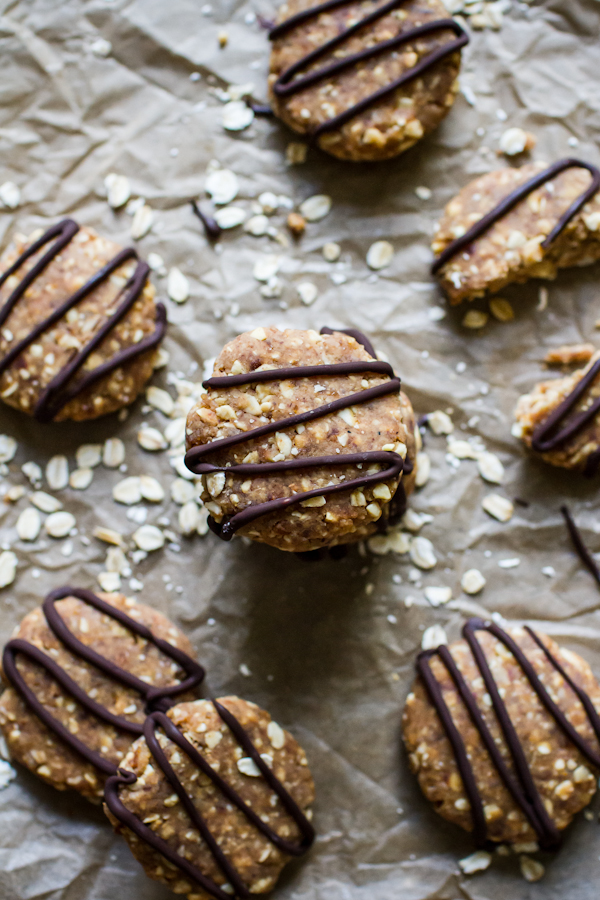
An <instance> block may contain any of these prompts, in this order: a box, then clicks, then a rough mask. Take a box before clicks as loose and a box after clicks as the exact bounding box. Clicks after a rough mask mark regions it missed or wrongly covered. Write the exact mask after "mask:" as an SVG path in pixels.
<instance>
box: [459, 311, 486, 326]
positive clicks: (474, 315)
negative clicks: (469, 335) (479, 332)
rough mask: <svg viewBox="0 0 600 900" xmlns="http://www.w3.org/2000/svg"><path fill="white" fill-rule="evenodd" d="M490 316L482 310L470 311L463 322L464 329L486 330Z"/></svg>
mask: <svg viewBox="0 0 600 900" xmlns="http://www.w3.org/2000/svg"><path fill="white" fill-rule="evenodd" d="M488 319H489V316H488V314H487V313H486V312H484V310H482V309H470V310H469V311H468V312H467V313H466V314H465V317H464V318H463V320H462V323H463V327H464V328H471V329H473V330H476V329H478V328H484V327H485V325H487V322H488Z"/></svg>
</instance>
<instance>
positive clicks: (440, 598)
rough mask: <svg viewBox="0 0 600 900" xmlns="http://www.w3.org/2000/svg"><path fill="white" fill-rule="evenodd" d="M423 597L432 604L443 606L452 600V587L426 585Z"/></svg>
mask: <svg viewBox="0 0 600 900" xmlns="http://www.w3.org/2000/svg"><path fill="white" fill-rule="evenodd" d="M423 593H424V594H425V599H426V600H427V601H428V602H429V603H431V605H432V606H443V605H444V603H448V602H449V601H450V600H452V588H450V587H447V586H446V585H428V586H427V587H426V588H425V590H424V591H423Z"/></svg>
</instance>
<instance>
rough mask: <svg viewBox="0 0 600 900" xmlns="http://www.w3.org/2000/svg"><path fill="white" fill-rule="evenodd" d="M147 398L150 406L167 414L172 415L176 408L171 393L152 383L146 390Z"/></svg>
mask: <svg viewBox="0 0 600 900" xmlns="http://www.w3.org/2000/svg"><path fill="white" fill-rule="evenodd" d="M146 400H147V401H148V403H149V404H150V406H153V407H154V408H155V409H158V410H160V412H162V413H164V414H165V416H170V415H171V413H172V412H173V410H174V409H175V402H174V400H173V398H172V397H171V395H170V394H169V393H168V392H167V391H165V390H163V389H162V388H159V387H156V386H155V385H151V386H150V387H149V388H148V390H147V391H146Z"/></svg>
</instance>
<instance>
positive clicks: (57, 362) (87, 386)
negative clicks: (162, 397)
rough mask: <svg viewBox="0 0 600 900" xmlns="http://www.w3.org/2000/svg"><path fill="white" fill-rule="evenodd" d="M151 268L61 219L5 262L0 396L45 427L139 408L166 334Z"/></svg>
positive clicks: (20, 241) (18, 240)
mask: <svg viewBox="0 0 600 900" xmlns="http://www.w3.org/2000/svg"><path fill="white" fill-rule="evenodd" d="M149 271H150V270H149V267H148V265H147V264H146V263H145V262H143V261H142V260H140V259H139V258H138V255H137V252H136V250H134V249H133V248H132V247H128V248H125V249H122V248H120V247H119V246H118V245H117V244H115V243H113V241H109V240H107V239H106V238H102V237H100V236H99V235H98V234H96V232H95V231H93V230H92V229H91V228H81V227H80V226H79V225H78V224H77V223H76V222H74V221H73V220H72V219H63V221H61V222H58V223H57V224H56V225H53V226H52V227H51V228H49V229H48V230H47V231H45V232H39V233H36V234H34V235H31V236H30V237H29V238H24V237H22V236H21V235H16V236H15V238H14V242H13V244H12V245H11V246H10V247H9V248H8V249H7V250H6V252H5V253H4V254H3V255H2V257H1V258H0V398H2V400H4V402H5V403H7V404H8V405H9V406H13V407H15V408H16V409H20V410H22V411H23V412H25V413H28V414H29V415H32V416H34V417H35V418H36V419H38V421H40V422H51V421H61V420H64V419H73V420H76V421H82V420H85V419H95V418H97V417H98V416H103V415H106V414H107V413H110V412H114V411H115V410H118V409H121V408H122V407H124V406H127V405H128V404H130V403H132V402H133V400H135V398H136V397H137V396H138V394H139V393H140V392H141V391H142V389H143V387H144V385H145V383H146V382H147V381H148V379H149V378H150V376H151V375H152V370H153V365H154V362H155V359H156V349H157V347H158V344H159V343H160V341H161V340H162V337H163V336H164V333H165V330H166V313H165V308H164V306H163V305H162V304H161V303H159V304H155V302H154V288H153V286H152V285H151V284H150V282H149V281H148V273H149Z"/></svg>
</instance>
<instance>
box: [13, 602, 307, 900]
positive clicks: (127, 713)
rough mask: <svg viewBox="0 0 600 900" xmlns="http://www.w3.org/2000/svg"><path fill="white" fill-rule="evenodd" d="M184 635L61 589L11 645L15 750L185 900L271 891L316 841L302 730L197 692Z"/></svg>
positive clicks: (243, 704)
mask: <svg viewBox="0 0 600 900" xmlns="http://www.w3.org/2000/svg"><path fill="white" fill-rule="evenodd" d="M192 652H193V651H192V648H191V645H190V644H189V641H188V640H187V638H185V637H184V635H183V634H181V632H179V631H178V629H176V628H175V627H174V626H173V625H172V624H171V623H170V622H169V621H168V619H166V618H165V617H164V616H162V615H161V614H160V613H158V612H156V611H154V610H152V609H150V608H149V607H147V606H144V605H143V604H140V603H137V602H136V601H135V600H132V599H128V598H125V597H123V596H122V595H120V594H105V595H102V596H97V595H95V594H93V593H92V592H91V591H87V590H83V589H80V588H70V587H65V588H59V589H57V590H55V591H52V593H50V594H49V595H48V596H47V597H46V599H45V601H44V603H43V606H42V607H41V608H38V609H35V610H33V612H31V613H29V615H27V616H26V617H25V619H24V620H23V622H22V623H21V625H20V626H19V628H18V629H17V631H16V633H15V636H14V637H13V639H12V640H11V641H9V643H8V644H7V645H6V647H5V649H4V653H3V677H4V679H5V681H6V682H7V683H8V687H7V688H6V690H5V691H4V693H3V694H2V697H1V698H0V728H1V729H2V732H3V734H4V737H5V739H6V741H7V744H8V747H9V749H10V752H11V755H12V756H13V758H14V759H15V760H17V761H18V762H20V763H22V764H23V765H25V766H26V767H27V768H29V769H30V770H31V771H32V772H34V773H35V774H36V775H38V776H39V777H40V778H42V779H43V780H44V781H47V782H48V783H49V784H51V785H53V786H54V787H56V788H58V789H59V790H66V789H69V788H70V789H74V790H77V791H79V792H80V793H81V794H83V795H84V796H85V797H87V798H88V799H90V800H92V801H93V802H99V801H100V800H101V799H102V797H103V796H104V799H105V809H106V812H107V815H108V817H109V819H110V821H111V822H112V824H113V825H114V826H115V828H116V830H117V831H118V832H119V833H122V834H123V835H124V837H125V839H126V840H127V841H128V843H129V844H130V846H131V849H132V851H133V853H134V854H135V856H136V857H137V858H138V859H139V861H140V862H141V863H142V865H143V867H144V869H145V870H146V871H147V873H148V874H149V875H150V877H152V878H155V879H158V880H159V881H162V882H164V883H165V884H167V885H168V886H169V887H171V888H172V889H173V890H174V891H175V892H176V893H179V894H182V893H185V894H187V895H188V897H189V898H190V900H204V898H206V897H213V898H215V900H231V896H232V895H234V896H236V897H239V898H248V897H250V895H251V894H261V893H266V892H268V891H270V890H271V889H272V888H273V886H274V885H275V882H276V880H277V878H278V876H279V874H280V872H281V870H282V869H283V867H284V866H285V864H286V862H288V861H289V860H290V859H291V858H293V857H297V856H301V855H303V854H304V853H305V852H306V851H307V849H308V848H309V847H310V845H311V844H312V842H313V839H314V830H313V827H312V825H311V824H310V819H311V817H312V814H311V809H310V807H311V804H312V802H313V800H314V785H313V780H312V776H311V774H310V770H309V768H308V762H307V759H306V755H305V753H304V751H303V750H302V748H301V747H300V746H299V745H298V743H297V742H296V741H295V740H294V738H293V737H292V736H291V735H290V734H288V732H287V731H284V729H283V728H281V726H280V725H278V724H277V722H274V721H273V720H272V719H271V717H270V716H269V714H268V713H266V712H265V711H264V710H262V709H260V708H259V707H258V706H256V705H255V704H254V703H250V702H248V701H245V700H241V699H240V698H238V697H223V698H221V699H219V700H193V699H192V698H193V691H194V689H195V688H197V687H198V685H199V684H200V683H201V681H202V679H203V677H204V670H203V668H202V667H201V666H200V665H199V664H198V663H197V662H196V661H195V660H194V659H193V657H192V655H191V654H192Z"/></svg>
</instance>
